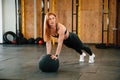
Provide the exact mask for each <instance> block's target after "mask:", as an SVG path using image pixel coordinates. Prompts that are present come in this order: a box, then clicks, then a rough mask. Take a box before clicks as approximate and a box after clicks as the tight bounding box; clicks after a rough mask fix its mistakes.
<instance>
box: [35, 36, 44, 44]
mask: <svg viewBox="0 0 120 80" xmlns="http://www.w3.org/2000/svg"><path fill="white" fill-rule="evenodd" d="M40 40H43V39H42V38H40V37H38V38H36V39H35V43H36V44H39V41H40Z"/></svg>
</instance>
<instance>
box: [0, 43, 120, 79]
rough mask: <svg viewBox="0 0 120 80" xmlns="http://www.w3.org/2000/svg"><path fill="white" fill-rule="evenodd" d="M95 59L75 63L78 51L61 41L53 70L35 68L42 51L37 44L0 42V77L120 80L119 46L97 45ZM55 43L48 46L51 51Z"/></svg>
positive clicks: (94, 50)
mask: <svg viewBox="0 0 120 80" xmlns="http://www.w3.org/2000/svg"><path fill="white" fill-rule="evenodd" d="M89 46H90V48H91V49H92V51H93V52H94V53H95V55H96V57H95V63H94V64H89V63H88V58H89V57H88V55H87V56H86V57H85V62H84V63H79V61H78V60H79V54H78V53H77V52H76V51H74V50H72V49H70V48H67V47H65V46H64V45H63V47H62V51H61V54H60V58H59V60H60V67H59V70H58V72H56V73H44V72H41V71H40V70H39V67H38V61H39V58H40V57H41V56H43V55H45V54H46V47H45V46H41V45H5V44H4V45H2V44H1V45H0V80H120V49H114V48H109V49H97V48H95V46H94V45H89ZM55 49H56V45H55V46H53V48H52V53H53V54H54V53H55Z"/></svg>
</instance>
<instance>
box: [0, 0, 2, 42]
mask: <svg viewBox="0 0 120 80" xmlns="http://www.w3.org/2000/svg"><path fill="white" fill-rule="evenodd" d="M0 43H3V27H2V0H0Z"/></svg>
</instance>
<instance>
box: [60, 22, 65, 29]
mask: <svg viewBox="0 0 120 80" xmlns="http://www.w3.org/2000/svg"><path fill="white" fill-rule="evenodd" d="M58 27H59V28H60V29H65V28H66V27H65V26H64V25H63V24H61V23H58Z"/></svg>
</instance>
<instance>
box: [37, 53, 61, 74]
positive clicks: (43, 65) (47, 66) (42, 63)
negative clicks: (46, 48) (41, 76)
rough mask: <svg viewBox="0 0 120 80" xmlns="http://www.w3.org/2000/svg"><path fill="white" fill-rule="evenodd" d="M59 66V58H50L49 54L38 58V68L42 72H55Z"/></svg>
mask: <svg viewBox="0 0 120 80" xmlns="http://www.w3.org/2000/svg"><path fill="white" fill-rule="evenodd" d="M58 68H59V60H58V59H56V60H55V59H51V55H50V54H49V55H45V56H43V57H42V58H40V60H39V69H40V70H41V71H42V72H57V71H58Z"/></svg>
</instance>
